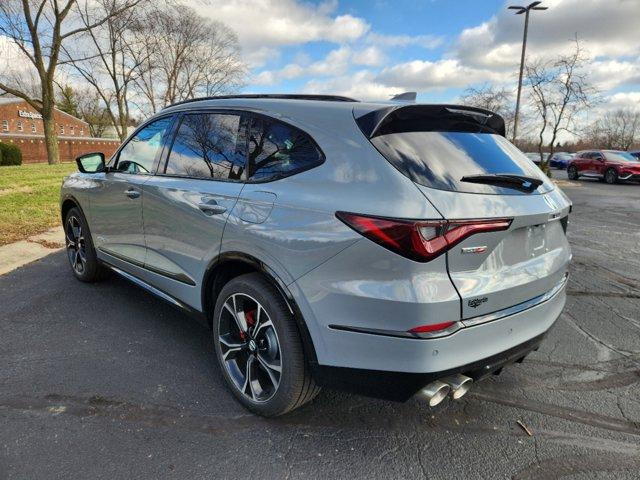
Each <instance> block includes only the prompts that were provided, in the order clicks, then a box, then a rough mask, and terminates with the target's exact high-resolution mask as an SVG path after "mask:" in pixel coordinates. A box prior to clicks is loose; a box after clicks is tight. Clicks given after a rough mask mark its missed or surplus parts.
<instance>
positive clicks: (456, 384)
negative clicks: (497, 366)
mask: <svg viewBox="0 0 640 480" xmlns="http://www.w3.org/2000/svg"><path fill="white" fill-rule="evenodd" d="M442 381H443V382H444V383H446V384H447V385H449V387H450V388H451V397H452V398H453V399H454V400H458V399H460V398H462V397H464V396H465V394H466V393H467V392H468V391H469V389H470V388H471V384H472V383H473V378H471V377H467V376H466V375H462V374H461V373H457V374H456V375H452V376H450V377H447V378H443V379H442Z"/></svg>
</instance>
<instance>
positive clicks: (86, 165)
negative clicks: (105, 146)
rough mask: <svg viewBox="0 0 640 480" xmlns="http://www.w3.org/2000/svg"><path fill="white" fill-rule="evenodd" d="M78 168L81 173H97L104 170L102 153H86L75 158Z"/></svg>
mask: <svg viewBox="0 0 640 480" xmlns="http://www.w3.org/2000/svg"><path fill="white" fill-rule="evenodd" d="M76 163H77V164H78V170H80V171H81V172H82V173H98V172H104V171H105V165H104V153H102V152H95V153H87V154H86V155H81V156H79V157H78V158H76Z"/></svg>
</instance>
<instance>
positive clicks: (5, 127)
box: [2, 120, 9, 132]
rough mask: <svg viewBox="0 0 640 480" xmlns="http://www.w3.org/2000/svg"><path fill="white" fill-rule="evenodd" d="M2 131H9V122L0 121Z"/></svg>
mask: <svg viewBox="0 0 640 480" xmlns="http://www.w3.org/2000/svg"><path fill="white" fill-rule="evenodd" d="M2 131H3V132H8V131H9V120H2Z"/></svg>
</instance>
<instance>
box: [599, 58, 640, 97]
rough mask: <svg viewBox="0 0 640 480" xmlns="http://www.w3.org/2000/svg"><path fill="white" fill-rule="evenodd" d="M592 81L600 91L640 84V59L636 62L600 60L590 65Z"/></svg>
mask: <svg viewBox="0 0 640 480" xmlns="http://www.w3.org/2000/svg"><path fill="white" fill-rule="evenodd" d="M589 74H590V80H591V81H592V82H593V83H594V84H595V85H596V86H597V87H598V88H599V89H600V90H610V89H613V88H616V87H618V86H620V85H625V84H640V57H639V58H637V59H636V60H635V61H621V60H601V61H600V60H598V61H594V62H591V64H590V65H589Z"/></svg>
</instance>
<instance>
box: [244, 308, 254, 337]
mask: <svg viewBox="0 0 640 480" xmlns="http://www.w3.org/2000/svg"><path fill="white" fill-rule="evenodd" d="M255 316H256V311H255V310H250V311H248V312H244V318H245V319H246V320H247V327H253V326H254V325H255V324H256V317H255ZM240 335H241V336H242V339H243V340H244V335H243V334H242V332H240Z"/></svg>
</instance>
